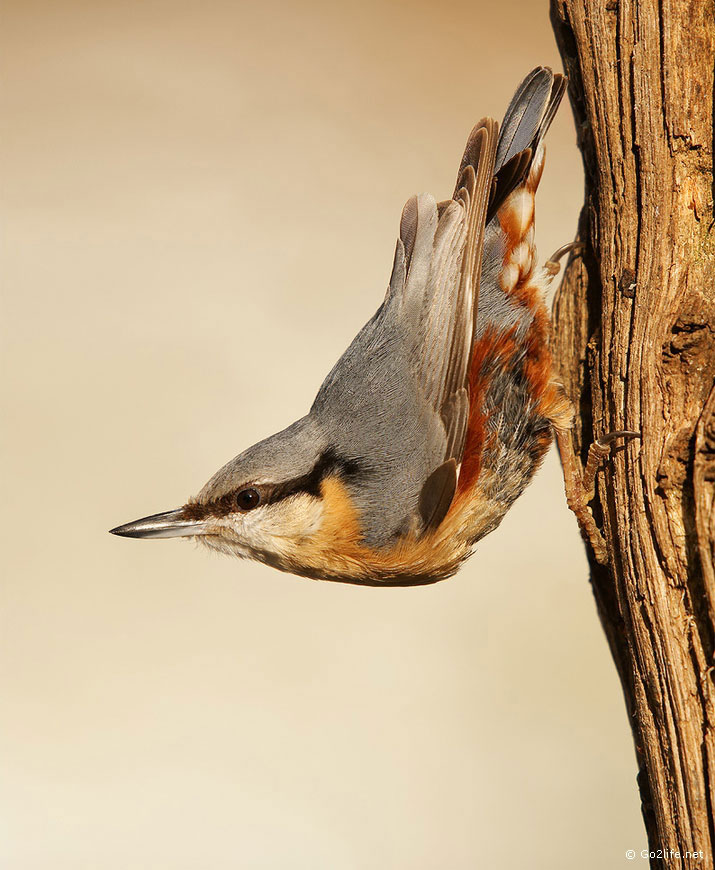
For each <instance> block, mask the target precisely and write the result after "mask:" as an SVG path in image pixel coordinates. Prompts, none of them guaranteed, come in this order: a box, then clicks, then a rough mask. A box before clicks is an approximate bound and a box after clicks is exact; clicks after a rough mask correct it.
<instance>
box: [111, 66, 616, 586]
mask: <svg viewBox="0 0 715 870" xmlns="http://www.w3.org/2000/svg"><path fill="white" fill-rule="evenodd" d="M565 87H566V79H565V77H564V76H563V75H561V74H558V73H554V72H552V70H551V69H549V68H548V67H544V66H541V67H537V68H536V69H534V70H532V71H531V72H530V73H529V74H528V75H527V76H526V77H525V78H524V80H523V81H522V82H521V84H520V85H519V87H518V88H517V90H516V92H515V94H514V96H513V98H512V100H511V102H510V103H509V106H508V108H507V110H506V113H505V115H504V118H503V121H502V123H501V125H499V124H498V123H497V122H496V121H495V120H493V119H492V118H488V117H487V118H483V119H482V120H481V121H479V122H478V123H477V124H476V126H475V127H474V128H473V130H472V131H471V134H470V135H469V137H468V140H467V144H466V148H465V151H464V156H463V158H462V161H461V164H460V166H459V170H458V174H457V181H456V186H455V189H454V193H453V195H452V198H451V199H448V200H444V201H441V202H437V201H436V200H435V198H434V197H433V196H431V195H429V194H419V195H417V196H413V197H412V198H411V199H409V201H408V202H407V204H406V205H405V206H404V209H403V211H402V217H401V220H400V228H399V238H398V240H397V245H396V249H395V255H394V262H393V266H392V274H391V277H390V282H389V287H388V290H387V293H386V296H385V298H384V301H383V302H382V304H381V305H380V307H379V308H378V310H377V312H376V313H375V315H374V316H373V317H372V318H371V319H370V320H369V321H368V322H367V324H365V326H363V328H362V329H361V330H360V331H359V332H358V334H357V336H356V337H355V339H354V340H353V341H352V343H351V344H350V346H349V347H348V349H347V350H346V351H345V352H344V353H343V355H342V356H341V357H340V359H339V360H338V362H337V363H336V364H335V366H334V367H333V369H332V370H331V371H330V373H329V374H328V376H327V377H326V379H325V381H324V382H323V384H322V386H321V387H320V389H319V391H318V394H317V396H316V398H315V401H314V402H313V405H312V407H311V408H310V410H309V412H308V413H307V414H306V415H305V416H304V417H302V418H301V419H299V420H297V421H296V422H295V423H293V424H292V425H290V426H288V427H287V428H286V429H284V430H283V431H281V432H278V433H277V434H275V435H272V436H271V437H269V438H266V439H265V440H263V441H260V442H259V443H257V444H255V445H254V446H252V447H249V448H248V449H247V450H245V451H244V452H242V453H240V454H239V455H238V456H236V457H235V458H234V459H232V460H231V461H230V462H228V463H227V464H226V465H224V466H223V467H222V468H221V469H220V470H219V471H217V472H216V473H215V474H214V475H213V477H212V478H211V479H210V480H209V481H208V483H206V485H205V486H204V487H203V488H202V489H201V490H200V492H199V493H198V495H196V496H195V497H192V498H190V499H189V500H188V501H187V502H186V503H185V504H184V505H183V506H182V507H180V508H178V509H176V510H170V511H167V512H164V513H159V514H154V515H152V516H148V517H144V518H143V519H140V520H136V521H134V522H130V523H126V524H124V525H121V526H118V527H117V528H114V529H112V530H111V532H112V534H114V535H119V536H123V537H130V538H169V537H192V538H196V539H197V540H198V541H200V542H201V543H202V544H204V545H206V546H207V547H209V548H211V549H213V550H216V551H219V552H222V553H225V554H229V555H232V556H237V557H240V558H248V559H254V560H258V561H260V562H263V563H265V564H267V565H270V566H273V567H274V568H278V569H280V570H283V571H288V572H291V573H293V574H297V575H300V576H304V577H309V578H313V579H322V580H332V581H337V582H343V583H354V584H361V585H366V586H410V585H422V584H427V583H434V582H435V581H438V580H442V579H444V578H446V577H449V576H451V575H453V574H454V573H455V572H456V571H457V570H458V568H459V567H460V566H461V564H462V563H463V562H464V561H465V559H467V558H468V557H469V556H470V555H471V553H472V551H473V549H474V546H475V544H476V543H477V542H478V541H479V540H480V539H481V538H483V537H484V536H485V535H487V534H489V533H490V532H492V531H494V530H495V529H496V528H497V526H498V525H499V524H500V522H501V520H502V518H503V517H504V515H505V514H506V512H507V511H508V510H509V508H510V507H511V505H512V504H513V503H514V501H515V500H516V499H517V498H518V497H519V496H520V495H521V493H522V492H523V491H524V489H525V487H526V486H527V484H528V483H529V482H530V480H531V479H532V477H533V476H534V474H535V472H536V470H537V469H538V468H539V466H540V464H541V462H542V460H543V458H544V456H545V454H546V452H547V450H548V449H549V446H550V444H551V443H552V440H553V434H554V433H557V436H558V435H559V434H560V436H561V440H560V441H559V446H560V448H561V447H564V449H566V450H568V449H569V448H568V442H567V439H566V435H567V434H568V433H569V432H570V430H571V427H572V425H573V417H574V414H573V408H572V404H571V402H570V400H569V398H568V397H567V395H566V393H565V391H564V387H563V386H562V384H561V382H560V380H559V378H558V375H557V373H556V371H555V368H554V363H553V360H552V356H551V354H550V352H549V330H550V317H549V313H548V310H547V307H546V304H545V291H546V288H547V286H548V283H549V281H550V279H551V277H552V274H553V264H552V263H550V262H549V263H548V264H547V266H546V267H539V266H538V265H537V259H536V256H537V255H536V248H535V245H534V200H535V195H536V190H537V187H538V185H539V181H540V179H541V175H542V171H543V168H544V154H545V151H544V142H543V140H544V137H545V135H546V132H547V131H548V129H549V126H550V124H551V122H552V120H553V118H554V115H555V114H556V111H557V109H558V107H559V103H560V102H561V99H562V97H563V94H564V90H565ZM556 269H557V270H558V266H556ZM564 445H566V446H564ZM601 449H602V450H604V449H605V448H604V447H603V445H601ZM592 464H593V463H592ZM571 471H572V474H571V478H572V479H571V489H572V498H571V500H570V502H569V504H570V506H571V507H572V508H573V509H574V510H576V513H577V516H578V513H579V510H580V511H581V513H582V514H583V516H582V517H581V518H580V521H581V524H582V527H583V526H584V524H585V525H588V523H589V521H590V523H591V524H593V520H592V518H590V520H589V517H590V514H588V516H586V514H584V510H585V499H587V495H585V494H584V493H585V492H586V490H587V489H588V488H589V483H588V482H586V483H584V481H583V480H582V479H580V477H579V475H578V474H577V472H576V471H574V469H573V468H572V469H571ZM568 483H569V480H568V477H567V490H568ZM574 492H575V494H573V493H574ZM591 531H592V532H593V529H591ZM596 531H597V530H596Z"/></svg>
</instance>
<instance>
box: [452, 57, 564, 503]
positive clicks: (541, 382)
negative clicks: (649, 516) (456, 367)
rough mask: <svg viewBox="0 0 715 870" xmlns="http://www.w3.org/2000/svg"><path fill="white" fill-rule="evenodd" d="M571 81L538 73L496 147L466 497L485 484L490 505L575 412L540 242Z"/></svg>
mask: <svg viewBox="0 0 715 870" xmlns="http://www.w3.org/2000/svg"><path fill="white" fill-rule="evenodd" d="M565 85H566V80H565V79H564V77H563V76H561V75H558V74H556V75H555V74H554V73H552V72H551V70H550V69H547V68H546V67H538V68H537V69H535V70H533V71H532V72H531V73H529V75H528V76H527V77H526V78H525V79H524V81H523V82H522V83H521V85H520V86H519V88H518V90H517V91H516V93H515V94H514V97H513V99H512V101H511V103H510V104H509V108H508V109H507V111H506V115H505V116H504V121H503V123H502V127H501V131H500V135H499V139H498V142H497V154H496V162H495V172H496V175H495V180H496V184H495V187H494V191H493V194H492V196H491V199H490V203H489V210H488V212H487V226H486V228H485V232H484V243H483V256H482V272H481V279H480V282H479V299H478V308H477V315H476V323H475V331H474V340H473V345H472V359H471V363H470V392H469V398H470V410H469V421H468V426H467V438H466V444H465V450H464V458H463V461H462V466H461V469H460V475H459V492H462V491H465V492H466V491H470V488H471V487H472V486H474V485H475V481H477V482H479V485H480V487H481V490H480V491H483V494H485V497H486V498H487V499H490V498H492V497H493V498H494V499H497V500H498V499H506V501H507V502H509V503H511V501H512V500H513V499H514V498H515V497H516V496H517V495H518V494H519V493H520V492H521V490H522V489H523V488H524V486H525V485H526V483H527V482H528V480H529V478H530V477H531V475H532V474H533V472H534V470H535V469H536V467H537V466H538V464H539V462H540V461H541V457H542V456H543V454H544V453H545V451H546V450H547V449H548V445H549V443H550V441H551V428H550V424H551V423H552V422H555V421H561V422H563V420H565V419H566V417H567V416H568V415H570V413H571V412H570V407H569V405H568V402H567V401H566V399H565V397H564V394H563V389H562V388H561V387H560V386H559V384H558V383H557V382H556V381H555V379H554V376H553V367H552V362H551V356H550V353H549V348H548V332H549V317H548V313H547V310H546V306H545V305H544V300H543V296H544V294H543V290H544V288H545V282H544V281H543V280H542V275H543V270H541V269H537V268H536V248H535V246H534V196H535V194H536V189H537V187H538V185H539V180H540V179H541V172H542V170H543V166H544V147H543V144H542V139H543V137H544V135H545V134H546V131H547V130H548V128H549V125H550V124H551V121H552V120H553V117H554V115H555V114H556V110H557V109H558V106H559V103H560V101H561V98H562V97H563V93H564V89H565ZM482 467H484V468H488V469H489V470H490V474H491V478H493V480H495V481H497V482H498V485H496V486H497V488H496V490H495V491H494V493H492V492H491V490H490V489H489V487H490V486H491V484H490V483H489V482H488V480H487V479H486V478H484V479H482V478H481V477H480V469H481V468H482ZM505 482H508V483H509V487H511V489H510V490H509V493H507V492H506V488H507V483H505ZM499 487H501V490H500V489H499Z"/></svg>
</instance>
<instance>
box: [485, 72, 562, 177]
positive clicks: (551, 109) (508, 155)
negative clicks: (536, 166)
mask: <svg viewBox="0 0 715 870" xmlns="http://www.w3.org/2000/svg"><path fill="white" fill-rule="evenodd" d="M565 85H566V80H565V78H564V77H563V76H562V75H560V74H558V73H557V74H556V75H554V73H553V72H552V71H551V70H550V69H549V68H548V67H543V66H541V67H537V68H536V69H534V70H532V71H531V72H530V73H529V75H528V76H527V77H526V78H525V79H524V81H523V82H522V83H521V85H519V88H518V89H517V91H516V93H515V94H514V96H513V97H512V100H511V103H509V108H508V109H507V110H506V113H505V115H504V120H503V121H502V124H501V130H500V133H499V144H498V145H497V157H496V166H495V168H496V170H497V172H498V171H499V170H500V169H501V168H502V167H503V166H505V165H506V164H507V163H508V162H509V161H510V160H511V159H512V158H513V157H515V156H516V155H517V154H519V152H520V151H524V150H526V149H527V148H531V150H532V152H533V151H535V150H536V147H537V146H538V144H539V141H540V140H541V139H542V138H543V136H544V134H545V133H546V131H547V130H548V128H549V124H550V123H551V121H552V120H553V117H554V115H555V113H556V110H557V109H558V106H559V103H560V102H561V97H562V96H563V92H564V87H565Z"/></svg>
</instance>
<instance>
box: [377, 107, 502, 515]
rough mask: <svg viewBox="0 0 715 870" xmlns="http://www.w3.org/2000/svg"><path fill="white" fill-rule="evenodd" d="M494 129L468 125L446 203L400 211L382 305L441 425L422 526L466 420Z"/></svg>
mask: <svg viewBox="0 0 715 870" xmlns="http://www.w3.org/2000/svg"><path fill="white" fill-rule="evenodd" d="M497 134H498V126H497V124H496V122H495V121H493V120H492V119H490V118H487V119H484V120H482V121H480V122H479V124H477V125H476V127H475V128H474V129H473V130H472V133H471V135H470V137H469V140H468V142H467V147H466V150H465V154H464V158H463V160H462V165H461V167H460V172H459V175H458V178H457V186H456V188H455V192H454V196H453V199H452V200H449V201H447V202H444V203H440V205H439V206H438V205H437V204H436V203H435V201H434V199H433V198H432V197H431V196H427V195H422V196H418V197H413V198H412V199H411V200H410V201H409V202H408V203H407V205H406V206H405V208H404V211H403V213H402V221H401V225H400V238H399V240H398V243H397V251H396V254H395V266H394V269H393V273H392V278H391V280H390V289H389V291H388V298H387V300H386V302H387V303H389V304H392V305H398V306H399V307H400V308H401V313H402V316H403V317H405V318H407V319H409V320H411V322H412V323H413V325H414V328H415V330H416V335H415V338H416V341H415V345H414V357H413V366H412V371H413V374H414V377H415V379H416V382H417V386H418V389H419V391H420V393H421V394H422V395H423V396H424V398H425V400H426V401H427V402H428V403H429V405H430V406H431V407H432V409H433V411H434V413H435V414H436V415H437V417H438V418H439V420H440V421H441V424H442V427H441V428H442V431H443V432H444V443H443V445H442V451H441V458H442V463H441V465H439V466H438V468H437V469H435V470H434V472H433V473H431V474H430V475H429V477H428V478H427V480H426V481H425V483H424V486H423V489H422V492H421V494H420V502H419V512H420V514H421V519H422V522H423V527H424V528H425V529H427V528H433V527H436V526H437V525H439V523H440V522H441V520H442V519H443V517H444V515H445V514H446V512H447V510H448V509H449V506H450V504H451V501H452V497H453V495H454V492H455V489H456V482H457V466H458V464H459V462H460V461H461V458H462V452H463V449H464V442H465V438H466V432H467V424H468V420H469V364H470V360H471V354H472V340H473V335H474V325H475V322H476V314H477V307H478V291H479V279H480V273H481V259H482V242H483V237H484V225H485V220H486V215H487V208H488V205H489V198H490V195H491V192H492V182H493V173H494V161H495V158H496V149H497Z"/></svg>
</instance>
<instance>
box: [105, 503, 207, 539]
mask: <svg viewBox="0 0 715 870" xmlns="http://www.w3.org/2000/svg"><path fill="white" fill-rule="evenodd" d="M205 531H206V523H205V522H203V521H202V520H195V519H187V518H186V515H185V514H184V509H183V508H179V509H178V510H175V511H166V513H163V514H154V515H153V516H150V517H144V518H143V519H141V520H135V521H134V522H133V523H125V524H124V525H123V526H117V527H116V529H110V530H109V533H110V535H119V536H120V537H122V538H186V537H191V535H202V534H204V532H205Z"/></svg>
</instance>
